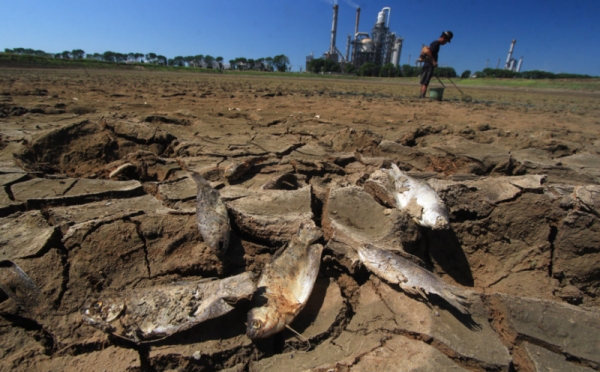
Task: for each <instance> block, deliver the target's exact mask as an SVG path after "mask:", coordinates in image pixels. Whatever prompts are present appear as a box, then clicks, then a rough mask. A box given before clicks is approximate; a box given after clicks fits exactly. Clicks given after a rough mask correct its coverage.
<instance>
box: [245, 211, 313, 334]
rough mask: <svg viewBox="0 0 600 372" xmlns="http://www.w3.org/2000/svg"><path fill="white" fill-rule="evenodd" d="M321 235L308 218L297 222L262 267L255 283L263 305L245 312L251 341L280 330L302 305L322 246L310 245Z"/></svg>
mask: <svg viewBox="0 0 600 372" xmlns="http://www.w3.org/2000/svg"><path fill="white" fill-rule="evenodd" d="M321 236H322V234H321V232H320V230H319V229H318V228H317V227H316V226H315V223H314V222H313V221H312V220H307V221H305V222H302V223H301V224H300V228H299V229H298V233H297V234H296V235H295V236H294V237H293V238H292V240H291V241H290V242H289V244H288V246H287V247H286V248H285V250H284V251H283V252H282V253H281V254H280V255H279V256H277V257H276V258H275V259H274V260H273V261H272V262H271V263H269V264H267V265H266V266H265V268H264V269H263V272H262V274H261V277H260V280H259V282H258V284H257V290H258V291H257V293H260V295H259V297H260V300H263V301H264V300H266V301H267V302H266V304H264V305H263V306H261V307H255V308H253V309H252V310H250V312H248V324H247V328H246V335H248V337H249V338H251V339H252V340H256V339H259V338H264V337H267V336H270V335H272V334H275V333H277V332H280V331H282V330H283V328H285V327H286V326H288V325H289V324H290V323H291V322H292V321H293V320H294V318H295V317H296V315H298V313H299V312H300V310H302V309H303V308H304V305H306V301H308V298H309V297H310V294H311V292H312V290H313V287H314V285H315V280H316V279H317V274H318V273H319V266H320V263H321V253H322V252H323V246H322V245H320V244H312V243H313V242H314V241H316V240H317V239H319V238H320V237H321Z"/></svg>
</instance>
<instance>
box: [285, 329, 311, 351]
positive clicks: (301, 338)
mask: <svg viewBox="0 0 600 372" xmlns="http://www.w3.org/2000/svg"><path fill="white" fill-rule="evenodd" d="M285 328H287V329H289V330H290V331H292V332H294V333H295V334H296V336H298V338H299V339H300V340H301V341H304V342H306V343H307V344H308V346H307V347H306V350H304V351H308V350H310V347H311V345H310V341H309V340H308V339H307V338H306V337H304V336H302V335H301V334H300V333H298V332H297V331H296V330H295V329H293V328H292V327H290V326H289V325H287V324H286V325H285Z"/></svg>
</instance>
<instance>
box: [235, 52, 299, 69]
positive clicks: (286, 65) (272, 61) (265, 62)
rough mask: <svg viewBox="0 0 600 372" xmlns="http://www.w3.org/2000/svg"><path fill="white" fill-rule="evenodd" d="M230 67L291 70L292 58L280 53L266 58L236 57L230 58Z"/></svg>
mask: <svg viewBox="0 0 600 372" xmlns="http://www.w3.org/2000/svg"><path fill="white" fill-rule="evenodd" d="M229 68H230V69H232V70H238V71H248V70H254V71H275V70H277V71H280V72H285V71H291V64H290V59H289V58H288V57H287V56H285V55H283V54H279V55H276V56H275V57H265V58H257V59H253V58H246V57H238V58H235V59H230V60H229Z"/></svg>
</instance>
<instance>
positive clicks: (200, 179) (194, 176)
mask: <svg viewBox="0 0 600 372" xmlns="http://www.w3.org/2000/svg"><path fill="white" fill-rule="evenodd" d="M190 175H191V176H192V179H193V180H194V182H196V185H198V186H210V184H209V183H208V181H207V180H206V179H204V177H202V176H201V175H200V173H198V172H195V171H191V172H190Z"/></svg>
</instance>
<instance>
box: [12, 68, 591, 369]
mask: <svg viewBox="0 0 600 372" xmlns="http://www.w3.org/2000/svg"><path fill="white" fill-rule="evenodd" d="M0 87H1V88H0V183H1V185H2V189H1V190H0V260H11V261H13V262H15V263H17V264H18V265H19V266H20V267H21V268H22V269H23V271H25V272H26V273H27V274H28V275H29V276H30V277H31V279H32V280H33V281H34V282H35V284H36V285H37V286H38V287H39V288H40V290H41V295H40V297H39V301H38V303H37V306H35V308H34V309H24V308H23V307H19V306H18V304H17V303H15V302H14V301H13V300H12V299H10V298H8V296H6V295H5V294H4V293H2V292H0V334H1V337H0V370H23V371H24V370H44V371H54V370H56V371H59V370H61V371H62V370H81V369H82V368H84V366H85V369H87V370H115V371H121V370H122V371H142V370H143V371H167V370H179V371H211V370H222V369H224V370H229V371H265V370H278V371H279V370H289V371H302V370H318V371H349V370H353V371H360V370H374V369H380V370H415V369H419V370H494V371H495V370H507V371H510V370H516V371H537V370H539V371H542V370H547V369H548V368H549V367H552V368H555V369H558V370H578V371H579V370H581V371H586V370H598V368H599V366H600V358H599V357H598V353H597V350H599V349H600V337H599V336H598V335H599V334H600V332H599V331H600V310H599V308H598V307H599V306H600V300H599V295H600V289H599V285H600V248H599V247H600V227H599V226H600V225H599V223H600V220H599V218H600V185H599V181H600V161H599V160H600V139H599V138H600V136H599V133H600V126H599V125H598V124H600V123H599V122H598V117H599V116H600V115H599V114H600V112H599V110H600V109H599V107H600V105H599V104H598V103H599V100H600V96H599V95H598V94H596V93H585V92H569V93H567V92H557V91H523V90H509V89H496V90H494V89H472V90H470V91H469V92H467V93H468V94H469V95H471V96H472V97H474V98H475V100H474V101H473V102H462V101H460V100H459V99H458V98H459V96H458V95H456V96H453V95H452V92H448V94H447V96H448V97H449V100H447V101H443V102H429V101H422V100H418V99H416V98H414V97H415V96H416V93H415V92H416V91H417V90H418V87H417V86H410V85H402V84H401V83H397V82H395V81H392V82H387V81H372V80H347V81H344V80H323V79H308V78H307V79H290V78H277V77H275V76H272V75H269V76H265V77H254V76H252V77H248V76H246V77H244V76H231V75H225V76H220V75H198V74H185V73H178V74H175V73H159V72H153V73H147V72H145V71H135V72H131V71H129V72H125V71H112V72H107V71H89V76H88V75H86V74H84V73H82V72H81V71H66V70H60V71H58V70H52V71H50V70H47V71H41V70H40V71H38V70H16V69H15V70H13V69H2V70H0ZM251 157H264V158H266V159H264V160H261V162H260V163H259V164H256V165H254V166H253V167H252V168H251V169H250V170H249V171H248V172H247V173H245V174H244V175H242V176H241V177H240V178H239V179H236V180H231V181H228V180H227V179H226V178H225V177H224V174H223V171H224V169H225V168H226V167H228V166H230V165H232V164H236V163H238V162H240V161H243V160H246V159H248V158H251ZM391 163H395V164H398V165H399V167H400V168H402V169H403V170H405V171H408V173H409V174H410V175H412V176H414V177H417V178H420V179H422V180H425V181H426V182H427V183H428V184H429V185H430V186H431V187H432V188H433V189H434V190H435V191H436V192H437V193H438V194H439V195H440V196H441V198H442V199H443V200H444V202H445V203H446V205H447V207H448V210H449V213H450V222H451V229H449V230H447V231H430V230H427V229H424V228H421V227H419V226H417V225H415V223H414V222H413V221H412V220H411V219H410V218H408V217H407V215H406V214H404V213H403V212H401V211H399V210H396V209H394V208H393V205H390V203H392V202H391V201H390V200H389V198H386V197H385V195H382V194H381V193H378V191H377V188H376V187H374V185H376V183H374V181H376V180H375V178H373V177H372V176H373V174H374V173H376V171H377V170H378V169H380V168H382V167H389V165H390V164H391ZM187 170H197V171H201V172H202V173H203V175H204V176H205V177H206V178H207V180H208V181H209V182H211V185H212V186H213V187H215V188H216V189H218V190H219V193H220V195H221V198H222V199H223V201H224V202H225V204H226V206H227V208H228V211H229V216H230V221H231V225H232V226H231V227H232V231H233V233H232V239H231V243H230V248H229V250H228V252H227V254H226V255H225V256H224V257H218V256H217V255H215V254H214V253H213V252H212V251H211V250H210V249H209V248H208V247H207V246H206V244H205V243H204V242H203V241H202V238H201V236H200V234H199V232H198V230H197V228H196V220H195V195H196V189H195V184H194V182H193V181H192V180H191V179H190V178H189V177H188V176H189V173H188V172H187ZM306 218H311V219H313V220H314V221H315V223H316V224H317V225H318V226H319V227H321V228H322V229H323V233H324V238H323V239H322V241H320V243H321V244H323V245H325V250H324V253H323V257H322V263H321V269H320V272H319V277H318V279H317V283H316V285H315V289H314V291H313V293H312V296H311V298H310V299H309V302H308V304H307V305H306V307H305V309H304V310H303V311H302V312H301V313H300V315H299V316H298V317H297V318H296V319H295V320H294V322H293V323H292V326H293V328H294V329H295V330H297V331H298V332H299V333H301V334H302V335H303V336H304V337H305V338H306V339H308V340H309V341H310V348H309V349H308V350H306V349H307V343H306V342H303V341H301V340H299V339H298V338H297V337H295V336H294V334H293V333H291V332H290V331H287V330H286V331H284V332H282V333H280V334H278V335H275V336H272V337H270V338H267V339H265V340H261V341H258V342H255V343H253V342H251V341H250V340H249V339H248V338H247V337H246V336H245V334H244V333H245V324H244V323H245V321H246V313H247V311H248V309H249V307H250V303H249V302H248V301H246V302H244V301H242V302H240V303H238V304H237V305H236V308H235V310H233V311H232V312H230V313H228V314H226V315H224V316H221V317H218V318H215V319H211V320H209V321H207V322H204V323H202V324H199V325H197V326H195V327H193V328H192V329H189V330H186V331H184V332H181V333H177V334H175V335H172V336H170V337H167V338H164V339H161V340H157V341H155V342H150V343H143V344H135V343H129V342H126V341H124V340H122V339H119V338H118V337H114V336H108V335H107V334H105V333H103V332H101V331H99V330H97V329H95V328H92V327H89V326H88V325H86V324H83V323H82V321H81V317H80V314H79V310H80V308H81V307H82V305H83V303H84V302H85V301H86V300H88V299H93V298H97V297H98V296H100V295H102V294H104V293H113V292H122V293H127V292H128V291H131V290H135V289H141V288H148V287H152V286H156V285H163V284H169V283H173V282H182V281H183V282H190V281H194V280H200V279H203V278H214V277H217V278H225V277H229V276H232V275H236V274H239V273H242V272H244V271H251V272H254V273H256V274H259V273H260V272H261V270H262V268H263V267H264V265H265V264H266V263H268V262H269V261H270V260H271V257H272V255H273V254H275V252H276V251H277V250H278V249H279V248H281V247H282V246H283V245H284V244H285V243H286V242H287V241H289V240H290V237H291V234H293V233H294V232H295V231H297V227H298V226H299V224H300V223H301V221H302V220H303V219H306ZM364 242H370V243H376V244H379V245H384V246H386V247H388V248H389V249H392V250H396V251H398V252H400V253H403V254H406V253H408V254H410V255H412V256H413V257H414V260H415V262H418V263H419V264H421V265H423V266H424V267H426V268H427V269H428V270H431V271H432V272H434V273H435V274H437V275H438V276H440V277H441V278H442V279H443V280H444V281H445V282H446V283H448V284H450V285H455V286H458V287H460V288H462V289H463V290H464V291H465V293H467V295H468V298H469V302H470V303H471V306H470V311H471V314H470V315H464V314H461V313H459V312H457V311H456V310H455V309H453V308H452V307H451V306H450V305H448V304H447V303H446V302H445V301H444V300H443V299H441V298H439V297H437V296H435V295H431V296H429V297H428V299H427V300H424V299H423V298H420V297H415V296H414V295H411V294H407V293H404V292H402V290H400V289H399V288H398V286H395V285H391V284H389V283H386V282H385V281H384V280H381V279H379V278H377V277H376V276H375V275H373V274H370V273H369V272H368V271H367V270H366V269H365V268H364V267H363V266H362V265H360V264H359V263H358V256H357V253H356V247H357V245H359V244H362V243H364ZM2 270H3V268H2V267H0V277H2V275H5V274H4V271H2Z"/></svg>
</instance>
